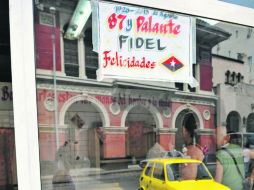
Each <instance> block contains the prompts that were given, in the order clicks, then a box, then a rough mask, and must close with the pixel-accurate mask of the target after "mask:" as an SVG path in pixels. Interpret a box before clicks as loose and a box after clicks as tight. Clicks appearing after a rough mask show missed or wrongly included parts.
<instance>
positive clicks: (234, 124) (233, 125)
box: [226, 111, 241, 132]
mask: <svg viewBox="0 0 254 190" xmlns="http://www.w3.org/2000/svg"><path fill="white" fill-rule="evenodd" d="M226 122H227V131H230V132H238V131H239V129H240V122H241V117H240V114H239V113H238V112H236V111H231V112H230V113H229V114H228V116H227V121H226Z"/></svg>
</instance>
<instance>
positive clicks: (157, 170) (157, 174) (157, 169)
mask: <svg viewBox="0 0 254 190" xmlns="http://www.w3.org/2000/svg"><path fill="white" fill-rule="evenodd" d="M153 177H154V178H156V179H160V180H163V181H164V180H165V173H164V166H163V164H161V163H156V164H155V166H154V170H153Z"/></svg>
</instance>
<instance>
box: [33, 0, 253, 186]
mask: <svg viewBox="0 0 254 190" xmlns="http://www.w3.org/2000/svg"><path fill="white" fill-rule="evenodd" d="M40 2H43V3H45V4H44V5H45V7H44V8H45V10H47V9H48V8H49V7H50V6H56V5H57V6H58V7H57V8H58V10H59V12H60V14H59V15H58V16H59V19H57V20H59V24H60V26H59V27H58V28H61V29H62V28H64V27H63V26H62V25H64V23H69V22H71V18H75V17H76V15H82V16H84V15H85V14H86V13H87V16H88V19H87V22H86V23H83V24H84V26H83V28H82V29H81V32H80V35H79V36H77V37H75V38H74V39H72V40H70V39H66V38H64V39H63V42H64V46H63V47H64V50H63V51H62V52H63V53H64V55H61V56H60V54H57V57H63V58H64V64H62V65H64V67H65V73H66V76H65V75H64V73H61V74H63V75H57V76H56V77H57V84H56V85H55V86H54V85H52V84H53V80H52V78H51V77H49V76H50V75H51V74H52V72H48V71H46V72H44V73H43V74H45V75H36V77H37V83H38V88H37V97H38V126H39V142H40V164H41V177H42V189H43V190H45V189H48V188H51V185H52V181H53V180H54V179H56V178H58V177H59V176H60V177H61V176H63V175H56V174H59V173H61V172H62V174H64V176H65V177H66V178H67V179H69V181H67V182H73V183H75V186H76V189H82V188H88V189H89V188H90V189H100V188H101V186H100V187H97V185H98V179H99V180H100V182H103V184H102V188H105V184H106V186H107V188H109V189H114V187H117V188H119V189H123V188H124V189H126V190H131V189H138V188H139V186H138V183H139V180H138V179H139V176H140V172H141V171H140V168H138V163H140V162H141V163H142V161H146V160H147V159H149V158H152V156H150V155H153V158H159V157H165V156H169V155H174V154H173V153H172V154H171V151H172V152H185V148H186V147H187V146H188V145H197V147H198V148H199V149H198V150H199V152H202V153H201V154H204V157H205V161H207V162H208V164H209V165H211V166H212V167H211V170H212V172H215V167H213V166H214V165H212V164H214V163H215V160H214V159H210V158H214V157H215V155H216V142H215V140H214V134H215V133H214V131H215V128H216V127H217V126H216V124H217V123H222V121H220V119H221V118H224V120H226V122H227V129H228V131H234V132H239V131H242V123H241V117H240V114H239V113H246V112H245V110H244V109H247V108H243V109H242V107H244V106H245V104H246V105H247V103H244V104H241V103H240V102H241V101H239V102H238V101H234V99H233V98H232V97H235V96H238V98H239V100H240V99H241V100H244V101H248V105H250V103H249V101H251V100H249V99H250V98H246V97H247V95H246V94H245V95H242V94H241V93H244V90H242V91H241V89H244V88H241V89H240V87H239V88H238V85H235V84H237V83H239V82H242V81H243V75H245V73H243V72H244V71H245V70H244V69H243V67H242V66H243V64H239V61H236V60H235V59H232V58H229V57H230V56H233V53H235V52H240V53H239V56H242V57H239V59H240V58H241V60H242V59H244V58H245V57H244V56H245V54H247V53H246V50H244V49H243V48H241V50H236V49H234V48H236V47H237V46H238V44H239V43H237V42H236V41H233V42H231V40H236V38H235V33H234V32H235V31H236V28H237V27H236V25H233V24H227V23H224V22H219V21H216V25H214V24H212V23H211V22H209V21H204V20H202V18H195V17H192V16H188V15H187V16H186V15H185V16H186V17H187V18H186V21H187V20H189V21H190V20H192V19H193V20H194V19H196V23H195V25H193V26H192V27H193V28H192V29H193V30H196V31H195V32H193V33H195V34H196V36H195V37H194V36H193V39H195V40H196V41H195V43H193V44H191V45H192V46H193V47H192V48H193V49H192V51H194V50H196V52H193V54H195V53H196V55H195V58H197V60H196V61H195V62H196V64H195V65H192V71H193V72H192V73H191V74H192V75H193V77H194V78H196V79H197V80H198V82H199V87H198V89H200V90H196V88H192V87H191V86H190V85H189V83H187V82H186V83H182V82H177V83H174V82H172V81H169V80H168V81H164V82H154V81H152V80H151V79H152V76H154V75H153V71H154V68H149V67H150V66H151V62H152V61H153V59H156V60H157V58H158V57H159V59H158V63H159V64H158V65H159V67H160V68H164V69H165V73H164V75H165V76H169V75H170V76H171V75H172V77H176V76H177V75H178V74H179V73H180V74H182V73H183V71H184V69H186V68H191V67H187V66H186V65H185V64H187V63H188V62H189V60H191V58H192V57H191V56H190V55H189V53H186V55H185V56H183V57H182V55H183V54H185V50H184V48H185V45H186V44H187V46H188V47H189V45H190V44H189V45H188V43H186V41H185V40H183V41H182V40H178V36H180V35H182V34H183V35H184V37H186V38H187V37H189V36H190V35H191V34H192V32H190V33H188V32H187V31H189V28H190V27H189V26H185V23H182V24H181V25H179V26H177V25H176V23H178V22H180V20H177V22H176V23H174V24H172V25H171V24H168V23H170V22H172V21H174V19H179V18H180V17H181V15H180V14H179V15H178V14H177V13H172V12H169V11H162V10H157V9H154V8H144V7H138V8H137V7H136V6H134V5H126V4H120V3H117V5H115V3H114V2H110V3H109V2H107V1H106V2H102V3H103V4H104V5H103V6H107V7H109V9H108V10H106V9H101V10H103V11H105V14H106V13H107V14H108V15H107V17H105V19H103V18H100V19H101V20H99V23H93V22H92V17H93V16H94V15H92V16H91V14H90V12H89V10H85V11H79V10H78V8H79V7H82V6H85V3H84V4H82V3H81V4H80V2H87V1H77V0H75V1H70V0H64V1H59V2H56V3H52V2H51V1H49V0H41V1H40ZM89 2H90V1H89ZM99 3H101V1H99ZM75 7H77V9H76V8H75ZM130 7H131V8H130ZM111 8H112V9H111ZM125 8H126V9H125ZM132 9H133V10H134V9H135V10H137V12H136V13H135V14H134V15H128V14H129V13H130V14H132V12H131V10H132ZM82 10H83V9H82ZM36 11H38V12H41V10H37V9H36ZM92 11H93V10H92ZM107 11H108V12H107ZM140 11H141V12H140ZM142 11H143V12H142ZM81 13H82V14H81ZM119 13H122V14H126V15H128V16H130V17H126V18H128V19H127V20H124V18H125V17H123V15H121V14H119ZM103 14H104V13H103ZM116 14H118V16H117V17H116ZM147 14H151V17H149V16H147ZM95 15H96V14H95ZM100 15H102V14H100ZM137 16H140V17H137ZM157 16H158V17H157ZM155 17H156V19H153V18H155ZM133 18H135V20H133ZM137 18H139V19H141V20H140V22H136V21H137V20H136V19H137ZM142 19H144V20H142ZM151 19H152V20H151ZM43 20H44V21H43V22H44V23H49V24H50V19H48V20H47V19H46V18H44V19H43ZM74 20H75V19H74ZM76 20H78V19H76ZM81 20H82V21H84V20H85V19H81ZM133 21H135V22H133ZM100 22H101V23H100ZM96 24H104V25H105V26H106V27H105V28H104V27H102V28H103V30H102V31H103V32H104V33H103V34H101V33H100V38H101V40H102V38H103V37H105V36H107V38H108V40H107V41H106V42H105V44H104V45H105V48H108V51H110V53H109V54H110V56H108V58H106V55H105V57H104V61H105V60H108V62H104V63H106V64H107V65H108V67H109V68H110V69H111V68H112V70H111V71H112V73H113V74H112V75H114V73H116V70H117V69H119V68H120V69H119V70H117V71H119V73H121V74H122V75H124V74H126V73H127V72H130V75H131V74H132V72H133V73H134V72H135V71H137V70H139V71H140V70H145V71H146V73H145V74H147V73H149V77H150V78H146V79H147V80H146V81H145V82H144V81H143V80H133V78H129V79H128V80H127V79H123V78H120V77H119V78H116V79H115V78H113V79H112V80H115V81H114V82H110V81H111V80H107V81H106V82H105V81H103V82H101V81H97V80H96V79H97V74H96V72H97V70H98V68H99V58H100V57H99V55H98V53H96V49H95V47H94V45H95V44H93V43H94V41H93V40H94V39H95V38H93V37H94V36H93V35H94V34H96V28H94V27H95V26H96ZM159 24H160V25H159ZM163 24H165V25H163ZM137 25H142V26H139V27H140V28H139V29H137ZM152 25H154V26H153V29H148V27H152ZM228 25H229V26H230V27H233V28H230V27H229V28H227V26H228ZM72 26H75V27H72V30H77V28H78V25H75V24H72ZM158 26H160V27H161V28H162V27H165V28H167V27H171V26H172V27H176V26H177V27H182V28H181V30H178V28H177V27H176V28H175V29H174V30H172V32H173V33H174V34H170V35H169V36H170V37H169V38H170V39H169V40H174V41H172V43H169V45H170V46H171V47H170V49H171V51H163V48H166V46H167V45H168V44H166V43H165V41H163V40H164V38H166V37H167V34H164V33H165V32H166V30H164V31H163V30H162V29H160V31H159V29H158V28H157V27H158ZM183 26H184V28H186V29H185V30H186V31H185V30H184V29H183ZM47 27H49V26H47ZM122 27H124V28H122ZM35 28H37V30H38V29H41V26H40V27H38V25H36V26H35ZM121 29H122V30H121ZM132 29H135V30H134V31H133V33H132V31H130V30H132ZM113 30H114V31H113ZM138 30H140V31H141V30H142V31H141V32H140V31H138ZM156 30H158V31H156ZM237 30H239V29H238V28H237ZM111 31H112V33H111ZM154 31H156V32H154ZM167 31H168V30H167ZM239 31H240V30H239ZM51 32H52V30H48V32H47V35H46V36H45V35H44V33H42V32H41V31H40V30H38V31H37V33H36V35H37V37H36V39H39V40H36V44H35V46H36V48H37V49H40V48H41V47H43V48H45V47H50V48H51V49H50V48H48V49H46V48H45V49H44V50H47V51H49V54H48V57H47V60H45V62H44V61H43V60H40V61H41V62H40V64H42V65H43V64H48V63H52V46H51V45H52V40H51V38H50V36H51V35H50V34H51ZM64 32H66V30H65V29H64ZM93 32H95V33H93ZM113 32H116V35H112V34H113ZM121 32H122V33H121ZM151 33H152V34H151ZM232 34H233V37H232V38H230V36H231V35H232ZM237 34H238V32H237ZM120 35H126V36H124V38H121V40H122V41H121V42H120V43H122V46H120V45H119V40H120V39H119V36H120ZM63 36H64V35H63ZM111 36H112V39H111ZM122 37H123V36H122ZM125 38H126V39H125ZM43 39H45V43H43V42H44V40H43ZM59 39H60V36H59ZM105 39H106V37H105ZM175 40H176V41H175ZM178 41H179V42H180V43H179V44H177V43H178ZM101 42H104V41H101ZM229 42H230V43H229ZM111 43H112V44H111ZM139 43H140V44H139ZM226 43H229V44H226ZM224 44H226V45H224ZM245 44H247V43H245ZM107 46H108V47H107ZM123 46H125V48H126V49H125V50H123V49H122V50H121V48H122V47H123ZM139 46H140V47H139ZM194 46H195V47H194ZM253 47H254V46H253ZM114 48H116V49H114ZM117 48H118V49H117ZM186 48H187V47H186ZM232 48H233V49H232ZM251 48H252V46H251ZM143 50H144V51H143ZM103 51H104V50H103ZM160 51H161V52H160ZM104 52H105V51H104ZM141 52H142V53H141ZM147 52H148V53H147ZM158 52H159V53H161V56H162V57H161V58H160V56H158V57H157V55H156V56H155V53H158ZM176 52H177V53H176ZM187 52H188V51H187ZM36 53H37V54H36V57H41V55H43V54H41V52H40V51H37V52H36ZM212 53H217V54H220V55H221V56H216V57H214V56H212ZM109 54H108V55H109ZM143 54H144V55H143ZM127 55H128V56H127ZM129 55H130V56H129ZM248 55H250V54H248ZM120 56H121V57H120ZM125 56H126V57H125ZM139 56H141V58H142V59H139ZM172 56H173V57H174V58H177V60H178V61H177V62H176V61H174V60H173V59H171V57H172ZM250 56H251V55H250ZM181 57H182V58H181ZM120 59H121V60H122V61H123V62H121V63H123V65H124V64H125V65H126V62H127V66H128V67H125V66H123V65H121V63H119V62H120V61H119V60H120ZM164 60H171V61H169V62H167V61H165V62H163V61H164ZM172 60H173V61H172ZM193 60H194V58H193ZM101 61H103V57H102V59H101ZM118 61H119V62H118ZM142 61H143V63H142ZM160 61H161V62H160ZM141 63H142V64H141ZM162 63H163V64H162ZM164 63H165V64H164ZM214 63H216V64H217V65H219V66H218V68H216V67H215V66H214ZM241 63H242V62H241ZM82 64H83V65H82ZM117 64H118V65H117ZM144 64H145V66H144ZM236 64H237V65H236ZM248 65H250V64H248ZM176 66H177V69H176ZM244 66H246V65H244ZM105 67H106V66H105ZM38 68H40V69H38ZM129 68H131V70H129ZM244 68H245V67H244ZM37 69H38V71H39V72H40V74H41V70H43V71H44V70H52V68H50V67H45V68H41V67H37ZM59 71H60V70H59ZM125 72H126V73H125ZM37 74H38V73H37ZM47 74H48V75H49V76H46V75H47ZM117 74H118V73H117ZM128 74H129V73H128ZM150 74H151V76H150ZM157 74H158V75H156V76H157V77H159V75H162V74H161V73H160V72H158V73H157ZM188 74H190V72H188ZM164 75H163V76H164ZM44 76H46V77H45V79H44V78H43V77H44ZM70 76H72V77H70ZM85 76H86V77H87V78H86V77H85ZM174 79H175V81H180V80H178V79H176V78H174ZM214 79H215V80H217V81H219V82H218V83H216V91H213V87H215V83H213V80H214ZM50 80H51V81H50ZM50 82H52V83H50ZM225 84H230V85H232V86H233V85H235V86H234V87H231V86H229V85H225ZM174 85H175V86H174ZM240 85H244V84H239V86H240ZM248 85H249V84H248ZM246 86H247V85H246ZM116 87H117V88H116ZM217 87H218V88H217ZM246 88H248V90H246V92H252V90H251V88H250V87H246ZM249 88H250V89H249ZM183 91H185V92H183ZM236 91H237V93H238V94H237V93H236ZM54 92H56V93H54ZM239 94H240V95H239ZM55 96H56V98H54V97H55ZM218 100H221V102H223V104H225V106H224V105H223V104H221V106H222V108H221V107H218V104H217V101H218ZM55 101H56V102H55ZM234 105H235V106H236V108H235V110H237V111H232V112H231V110H230V109H231V108H232V106H234ZM55 106H56V107H55ZM223 106H224V107H223ZM238 109H239V110H238ZM248 109H249V107H248ZM217 110H220V111H218V112H217ZM232 110H233V109H232ZM224 113H228V115H227V118H225V117H226V116H225V115H223V114H224ZM249 123H250V124H249V125H250V128H251V120H250V122H249ZM183 127H184V129H183ZM183 132H184V133H185V134H183ZM186 137H188V138H186ZM185 138H186V139H185ZM185 153H186V152H185ZM179 155H180V154H179ZM207 158H209V159H207ZM152 167H153V166H152V165H148V166H147V167H146V170H145V171H144V172H145V175H148V176H151V175H152V174H153V177H155V178H157V179H159V180H164V179H165V176H164V173H165V172H164V168H163V167H162V166H161V165H156V167H155V169H154V171H153V169H152ZM65 174H66V175H65ZM49 176H52V179H51V178H50V177H49ZM53 176H54V177H53ZM60 177H59V178H60ZM65 182H66V181H64V183H65ZM67 182H66V183H67Z"/></svg>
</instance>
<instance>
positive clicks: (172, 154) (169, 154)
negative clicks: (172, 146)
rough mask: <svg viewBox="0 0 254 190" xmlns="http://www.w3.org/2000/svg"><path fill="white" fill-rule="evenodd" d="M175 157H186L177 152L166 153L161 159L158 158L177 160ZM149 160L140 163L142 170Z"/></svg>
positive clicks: (163, 153)
mask: <svg viewBox="0 0 254 190" xmlns="http://www.w3.org/2000/svg"><path fill="white" fill-rule="evenodd" d="M175 157H184V154H183V153H182V152H180V151H177V150H172V151H165V152H162V154H161V157H158V158H175ZM149 160H150V159H145V160H141V161H140V162H139V166H140V167H141V168H144V167H145V166H146V164H147V162H148V161H149Z"/></svg>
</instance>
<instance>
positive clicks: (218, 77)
mask: <svg viewBox="0 0 254 190" xmlns="http://www.w3.org/2000/svg"><path fill="white" fill-rule="evenodd" d="M212 66H213V86H217V85H218V84H224V83H225V79H226V77H225V73H226V72H227V71H228V70H229V71H230V72H231V73H232V72H235V73H236V74H237V73H241V75H243V76H246V75H248V73H247V72H246V69H245V67H244V65H243V64H241V63H237V62H234V61H230V60H226V59H223V58H220V57H215V56H213V57H212ZM244 80H245V79H244Z"/></svg>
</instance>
